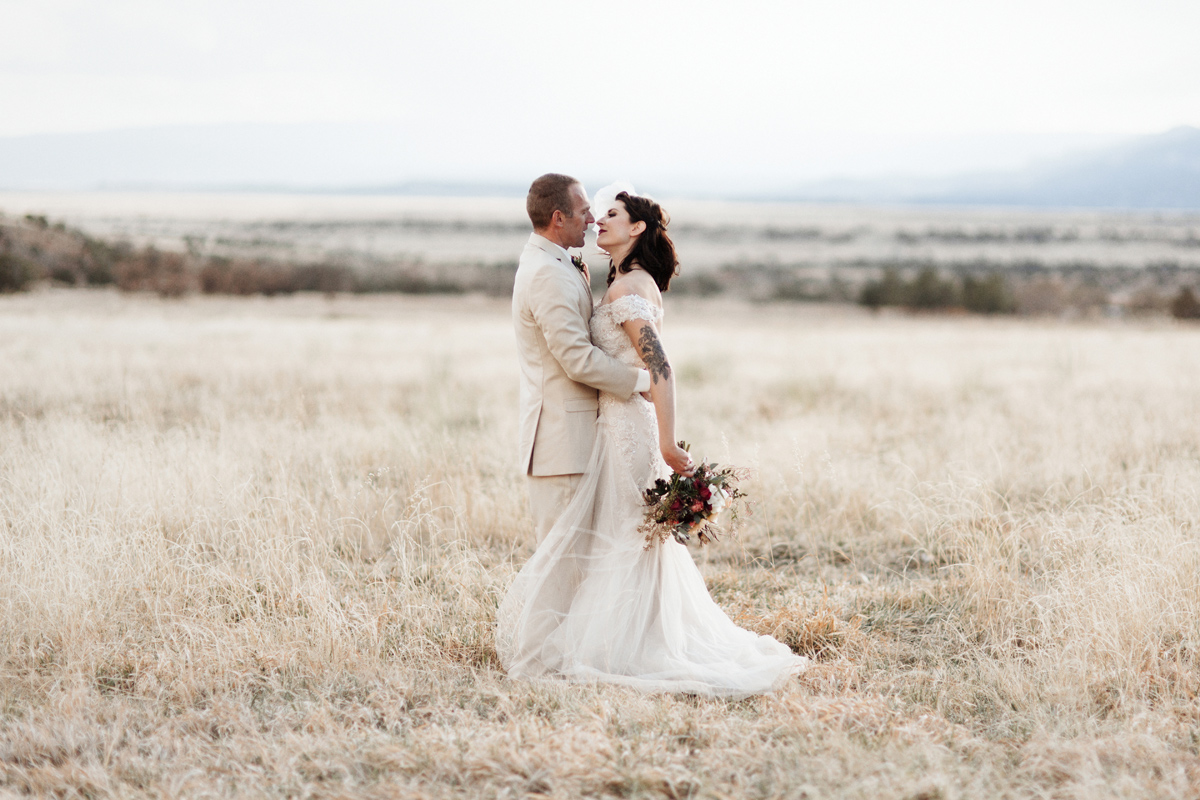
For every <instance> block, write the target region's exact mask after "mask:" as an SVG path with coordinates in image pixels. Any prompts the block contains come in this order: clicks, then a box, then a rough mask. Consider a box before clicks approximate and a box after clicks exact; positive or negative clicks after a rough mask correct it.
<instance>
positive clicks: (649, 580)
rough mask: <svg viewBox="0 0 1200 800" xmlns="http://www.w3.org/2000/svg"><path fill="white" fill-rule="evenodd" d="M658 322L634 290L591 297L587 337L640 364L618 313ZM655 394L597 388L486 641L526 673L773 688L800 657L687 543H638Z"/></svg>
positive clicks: (657, 687) (704, 689)
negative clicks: (574, 466)
mask: <svg viewBox="0 0 1200 800" xmlns="http://www.w3.org/2000/svg"><path fill="white" fill-rule="evenodd" d="M631 319H646V320H651V321H653V322H655V323H656V324H657V323H659V322H661V319H662V311H661V310H660V309H658V308H657V307H655V306H654V305H653V304H652V303H650V302H649V301H647V300H645V299H644V298H642V297H639V296H638V295H626V296H624V297H621V298H618V299H617V300H614V301H613V302H612V303H609V304H606V305H602V306H600V307H599V308H597V309H596V312H595V314H594V315H593V316H592V324H591V329H592V330H591V332H592V341H593V342H595V344H596V346H597V347H599V348H600V349H601V350H603V351H604V352H605V353H607V354H609V355H611V356H613V357H615V358H618V359H620V360H621V361H624V362H625V363H627V364H631V365H635V366H638V367H642V366H643V364H642V361H641V359H640V358H639V357H638V355H637V353H636V352H635V350H634V348H633V345H632V343H631V342H630V341H629V337H628V336H627V335H626V334H625V331H624V330H623V329H622V328H621V323H623V322H626V321H628V320H631ZM669 474H670V472H669V468H668V467H667V465H666V463H665V462H663V460H662V457H661V455H660V454H659V450H658V423H657V420H656V418H655V415H654V406H653V405H652V404H651V403H649V402H648V401H647V400H645V399H644V398H643V397H642V396H641V395H638V394H635V395H634V396H633V397H632V398H630V399H629V400H620V399H617V398H616V397H614V396H612V395H610V394H607V393H604V392H601V393H600V416H599V420H598V421H597V425H596V443H595V446H594V447H593V449H592V455H591V459H590V461H589V463H588V467H587V470H586V472H584V474H583V478H582V480H581V482H580V485H579V488H578V490H577V491H576V493H575V496H574V498H573V499H572V500H571V502H570V504H569V505H568V506H567V508H566V509H565V510H564V512H563V514H562V516H561V517H560V518H559V520H558V522H557V523H555V525H554V527H553V528H552V529H551V530H550V532H549V534H547V536H546V538H545V540H543V541H542V543H541V545H540V546H539V547H538V549H537V552H535V553H534V554H533V556H532V557H531V558H530V559H529V561H528V562H527V563H526V564H525V566H524V568H522V569H521V571H520V573H519V574H518V575H517V577H516V580H515V581H514V582H513V585H512V587H511V588H510V589H509V591H508V594H507V596H506V597H505V598H504V601H503V602H502V603H501V605H500V609H499V612H498V613H497V637H496V639H497V644H496V647H497V651H498V653H499V655H500V661H501V663H502V664H503V665H504V668H505V670H506V671H507V672H508V674H509V675H510V676H512V677H514V678H522V679H526V680H543V679H557V680H569V681H604V682H608V683H618V684H624V685H626V686H632V687H634V688H637V689H641V690H643V691H648V692H683V693H691V694H698V695H709V696H722V697H743V696H747V695H752V694H760V693H763V692H769V691H771V690H773V689H777V688H779V687H780V686H781V685H782V684H783V683H785V682H786V681H787V680H788V679H789V678H790V677H791V676H793V675H795V674H796V673H798V672H800V671H801V670H803V669H804V668H805V666H806V665H807V664H808V659H806V658H804V657H802V656H797V655H795V654H793V653H792V652H791V650H790V649H789V648H788V647H787V646H785V645H783V644H781V643H780V642H778V641H776V640H775V639H772V638H771V637H769V636H759V635H757V634H754V633H751V632H750V631H747V630H744V629H742V628H739V627H738V626H736V625H734V624H733V622H732V621H731V620H730V619H729V617H728V616H727V615H726V614H725V612H724V611H722V610H721V609H720V607H719V606H717V604H716V603H714V602H713V600H712V598H711V597H710V596H709V594H708V589H707V587H706V586H705V585H704V580H703V578H702V577H701V576H700V571H699V570H698V569H697V568H696V565H695V563H694V562H693V561H692V556H691V554H690V553H689V552H688V550H687V548H686V547H685V546H683V545H680V544H678V543H676V542H674V541H671V540H668V541H667V542H664V543H661V544H656V545H654V546H652V547H651V548H650V549H649V550H647V549H645V538H644V534H642V533H640V532H639V531H638V526H639V525H640V524H641V522H642V518H643V513H644V509H645V505H644V502H643V499H642V490H643V489H644V488H645V487H647V486H649V485H650V484H651V483H652V482H653V481H654V479H655V478H658V477H667V476H669Z"/></svg>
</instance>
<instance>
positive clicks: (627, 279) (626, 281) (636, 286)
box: [604, 269, 662, 308]
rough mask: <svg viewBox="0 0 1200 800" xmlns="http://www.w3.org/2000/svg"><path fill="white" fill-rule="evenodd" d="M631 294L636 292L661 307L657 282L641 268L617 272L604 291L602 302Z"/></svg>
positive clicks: (660, 294)
mask: <svg viewBox="0 0 1200 800" xmlns="http://www.w3.org/2000/svg"><path fill="white" fill-rule="evenodd" d="M631 294H636V295H638V296H639V297H642V298H644V299H646V300H649V301H650V302H651V303H653V304H654V305H656V306H658V307H659V308H662V292H660V291H659V290H658V284H656V283H655V282H654V278H652V277H650V273H648V272H646V271H645V270H641V269H635V270H632V271H630V272H625V273H617V277H616V279H615V280H614V281H613V282H612V285H611V286H609V287H608V291H607V292H605V293H604V302H605V303H611V302H613V301H614V300H619V299H620V298H622V297H625V296H626V295H631Z"/></svg>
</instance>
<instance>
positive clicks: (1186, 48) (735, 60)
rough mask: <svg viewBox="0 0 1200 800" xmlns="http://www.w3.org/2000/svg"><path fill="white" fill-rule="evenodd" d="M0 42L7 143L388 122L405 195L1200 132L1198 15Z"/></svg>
mask: <svg viewBox="0 0 1200 800" xmlns="http://www.w3.org/2000/svg"><path fill="white" fill-rule="evenodd" d="M0 18H2V19H3V25H4V29H5V34H6V35H5V37H4V39H5V43H4V47H3V48H0V136H20V135H29V134H41V133H62V132H79V131H95V130H107V129H113V128H124V127H136V126H153V125H177V124H211V123H246V122H259V123H310V122H325V123H328V122H340V123H371V124H375V123H386V124H387V126H388V127H387V130H395V131H396V132H397V135H396V141H395V145H394V146H395V148H396V149H397V150H398V151H401V152H403V153H404V157H403V158H402V159H400V160H397V161H396V162H395V167H394V168H395V169H396V170H400V171H407V173H408V174H406V175H394V176H388V177H393V178H418V177H457V178H463V177H475V178H479V179H482V180H489V179H506V178H509V177H511V176H513V175H518V174H526V173H536V172H540V171H543V170H545V169H560V170H567V171H574V172H576V173H585V174H601V173H603V174H612V175H614V176H627V177H632V178H637V177H638V175H639V173H649V174H651V175H653V176H656V177H660V176H671V175H683V174H695V173H696V172H697V170H698V168H699V169H701V170H702V171H705V170H706V171H710V172H711V173H712V174H714V175H728V174H740V175H758V176H778V175H780V174H786V175H793V176H796V177H797V178H809V177H817V176H823V175H831V174H852V173H854V172H855V171H856V170H857V171H858V172H863V173H880V172H906V171H907V172H930V171H936V170H937V168H938V167H939V166H940V167H943V168H944V171H953V170H956V169H961V168H979V167H987V166H1005V165H1010V164H1011V163H1017V162H1020V161H1022V160H1025V159H1027V158H1029V157H1031V156H1037V155H1046V154H1049V153H1053V152H1054V151H1055V150H1056V149H1062V148H1065V147H1069V146H1076V145H1078V144H1080V143H1084V144H1086V143H1089V142H1095V143H1100V142H1104V141H1109V140H1111V139H1113V138H1114V137H1120V136H1129V135H1136V134H1142V133H1155V132H1159V131H1163V130H1166V129H1168V128H1170V127H1173V126H1176V125H1182V124H1191V125H1196V124H1200V47H1197V46H1196V40H1197V32H1198V31H1200V2H1197V1H1196V0H1137V1H1136V2H1133V1H1132V0H1115V1H1114V0H1078V1H1076V0H1069V1H1066V2H1056V0H1036V1H1034V2H1028V1H1026V0H913V1H911V2H909V1H906V0H890V1H886V0H885V1H881V2H872V1H870V0H837V2H829V0H822V2H805V1H802V0H758V1H757V2H756V1H755V0H741V1H740V2H737V3H732V2H706V1H705V0H688V1H687V2H657V1H656V0H636V2H592V3H585V2H575V1H574V0H565V1H564V0H560V1H559V2H521V1H520V0H509V1H508V2H502V1H500V0H481V1H480V2H475V0H440V1H435V2H420V1H419V0H416V1H414V0H338V2H336V3H334V2H300V1H298V0H288V1H287V2H282V1H280V2H276V1H274V0H270V1H263V0H146V1H141V2H139V1H138V0H103V1H101V0H95V1H94V2H80V1H78V0H0ZM701 165H702V166H701Z"/></svg>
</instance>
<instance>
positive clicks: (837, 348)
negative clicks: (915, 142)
mask: <svg viewBox="0 0 1200 800" xmlns="http://www.w3.org/2000/svg"><path fill="white" fill-rule="evenodd" d="M665 338H666V342H667V346H668V350H669V353H670V354H671V356H672V360H673V361H674V364H675V366H676V370H677V374H678V375H679V376H680V395H681V400H680V419H681V426H680V435H681V436H686V438H688V439H689V440H690V441H692V442H693V443H694V444H695V447H694V449H695V450H696V451H697V452H698V453H700V454H704V455H707V456H708V457H710V458H714V459H718V460H721V461H723V462H732V463H737V464H741V465H745V466H749V467H751V468H753V469H754V470H755V479H754V481H753V483H752V486H751V487H750V488H751V490H752V492H753V494H754V495H755V496H756V497H757V498H758V502H757V512H756V514H755V516H754V517H752V518H751V520H750V521H749V525H748V526H747V527H746V528H745V529H744V530H743V532H742V533H741V535H740V536H739V537H738V538H737V539H735V540H732V541H727V542H722V543H719V544H718V545H716V546H714V547H712V548H710V549H707V550H704V551H699V552H697V553H696V554H695V555H696V558H697V559H698V561H699V563H700V564H701V568H702V570H703V572H704V575H705V577H706V580H707V581H708V584H709V587H710V589H711V591H712V592H713V594H714V596H715V597H716V599H717V600H718V601H719V602H720V603H721V604H722V605H723V606H724V607H725V608H726V609H727V610H728V611H729V613H730V614H731V615H732V616H734V617H735V618H736V619H738V620H739V621H740V622H741V624H743V625H745V626H748V627H752V628H754V629H756V630H760V631H763V632H770V633H773V634H775V635H776V636H778V637H779V638H780V639H781V640H784V641H786V642H788V643H789V644H790V645H791V646H793V647H794V648H796V649H797V650H799V651H800V652H803V653H805V654H808V655H811V656H813V657H814V658H815V659H816V661H817V664H816V666H815V667H814V668H813V669H812V670H810V671H809V672H808V673H806V674H805V675H804V676H802V678H801V679H799V680H797V681H796V682H795V683H794V685H792V686H790V687H788V688H787V689H785V690H784V691H782V692H780V693H778V694H776V695H774V696H768V697H760V698H752V699H749V700H744V701H739V702H729V701H719V700H701V699H696V698H691V697H677V696H643V695H640V694H636V693H634V692H632V691H629V690H626V689H621V688H617V687H611V686H559V685H530V684H525V683H515V682H511V681H509V680H508V679H507V678H506V677H505V676H504V674H503V672H502V671H501V670H500V669H499V666H498V664H497V662H496V658H495V654H494V651H493V649H492V623H493V615H494V609H495V607H496V604H497V602H498V600H499V598H500V597H501V596H502V594H503V592H504V590H505V587H506V585H507V584H508V582H509V580H510V579H511V578H512V576H513V574H514V572H515V570H516V569H518V568H519V567H520V564H521V563H522V562H523V561H524V559H525V558H526V557H527V556H528V554H529V553H530V552H531V547H532V538H531V534H530V526H529V523H528V521H527V520H526V518H525V510H524V486H523V485H522V483H521V480H520V478H519V476H518V475H517V474H515V470H514V468H513V450H514V441H515V424H514V417H515V412H514V409H515V401H516V396H515V395H516V380H515V376H514V364H515V357H514V354H513V345H512V337H511V334H510V326H509V322H508V313H507V307H506V304H505V303H503V302H497V301H490V300H482V299H477V298H470V297H467V298H458V299H452V300H451V299H436V298H426V299H400V298H386V297H372V298H361V297H360V298H337V299H334V300H329V299H325V298H320V297H309V296H300V297H293V298H287V299H274V300H263V299H242V300H231V299H221V300H218V299H213V298H190V299H186V300H182V301H160V300H156V299H152V298H145V297H129V296H120V295H117V294H110V293H96V292H84V291H80V292H39V293H35V294H32V295H26V296H15V297H4V298H0V525H2V526H3V527H2V529H0V530H2V534H3V535H2V536H0V571H2V576H0V602H2V603H3V615H2V616H0V620H2V624H3V631H2V632H0V643H2V644H0V647H2V648H3V649H2V651H0V706H2V708H3V718H2V725H0V790H3V791H4V792H5V793H8V794H13V795H37V796H59V797H110V796H113V797H201V796H211V797H225V796H230V797H232V796H280V797H284V796H287V797H345V796H364V797H396V796H399V797H431V798H433V797H463V798H468V797H469V798H475V797H496V798H500V797H523V796H529V795H539V796H548V797H578V796H615V797H669V798H682V797H704V798H710V797H711V798H721V797H754V798H758V797H761V798H766V797H803V796H807V797H827V796H837V797H870V798H892V797H895V798H901V797H907V798H912V797H924V798H955V797H985V796H997V797H1109V796H1111V797H1194V796H1196V794H1197V792H1198V791H1200V757H1198V755H1197V753H1198V748H1200V699H1198V693H1200V671H1198V668H1200V664H1198V663H1197V653H1198V652H1200V330H1198V329H1196V328H1188V327H1182V326H1176V325H1173V324H1170V323H1166V322H1158V323H1153V324H1149V323H1147V324H1145V325H1130V324H1104V323H1087V324H1084V323H1077V324H1061V323H1046V322H1029V321H1015V320H1007V321H996V320H967V319H932V318H913V317H902V316H883V317H878V318H876V317H869V316H866V315H862V314H860V313H858V312H855V311H849V310H844V311H834V310H829V309H825V310H812V309H807V308H804V307H795V306H789V307H770V306H759V307H749V306H743V305H737V304H732V303H706V302H701V301H689V302H675V303H672V302H671V301H670V297H669V296H668V310H667V326H666V332H665Z"/></svg>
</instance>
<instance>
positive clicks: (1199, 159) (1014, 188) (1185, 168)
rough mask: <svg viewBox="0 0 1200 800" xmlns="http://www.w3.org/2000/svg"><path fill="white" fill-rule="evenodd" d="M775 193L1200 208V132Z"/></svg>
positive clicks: (805, 197) (860, 199)
mask: <svg viewBox="0 0 1200 800" xmlns="http://www.w3.org/2000/svg"><path fill="white" fill-rule="evenodd" d="M772 197H773V198H774V199H779V200H795V201H826V202H849V203H901V204H936V205H952V206H958V205H992V206H1026V207H1029V206H1032V207H1058V208H1068V207H1081V208H1087V207H1104V208H1133V209H1154V208H1162V209H1200V129H1197V128H1192V127H1179V128H1174V129H1172V130H1170V131H1167V132H1166V133H1161V134H1156V135H1153V136H1142V137H1138V138H1136V139H1133V140H1131V141H1128V142H1126V143H1124V144H1121V145H1118V146H1115V147H1111V148H1108V149H1105V150H1101V151H1097V152H1091V153H1082V154H1076V155H1073V156H1069V157H1065V158H1061V159H1057V160H1054V161H1050V162H1044V163H1039V164H1035V165H1032V166H1030V167H1028V168H1026V169H1024V170H1019V171H1013V172H994V173H982V174H973V175H960V176H955V177H951V178H939V179H922V178H919V177H918V178H909V179H879V180H869V179H868V180H841V181H839V180H832V181H821V182H817V183H811V184H807V185H800V186H797V187H796V188H794V189H792V190H791V191H785V192H780V193H775V194H773V195H772Z"/></svg>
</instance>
